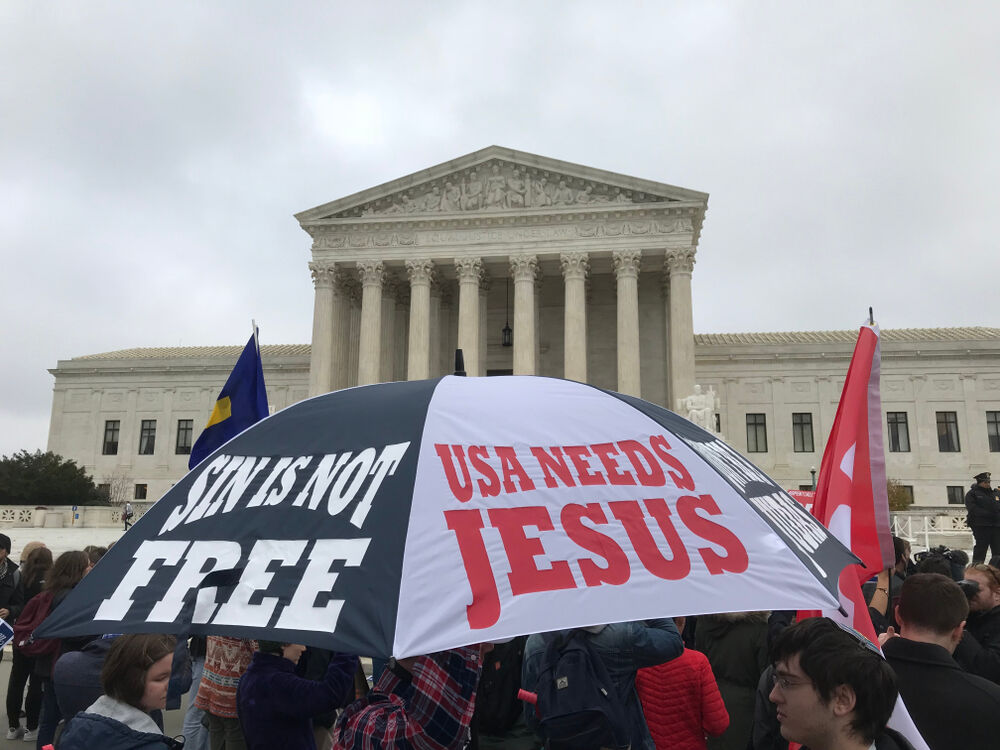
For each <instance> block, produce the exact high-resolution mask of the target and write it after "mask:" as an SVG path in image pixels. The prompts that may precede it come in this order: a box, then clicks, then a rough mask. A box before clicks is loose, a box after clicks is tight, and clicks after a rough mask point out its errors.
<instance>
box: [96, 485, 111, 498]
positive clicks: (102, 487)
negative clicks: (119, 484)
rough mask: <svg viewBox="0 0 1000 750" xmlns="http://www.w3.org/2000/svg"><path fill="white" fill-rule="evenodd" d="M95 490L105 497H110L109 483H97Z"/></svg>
mask: <svg viewBox="0 0 1000 750" xmlns="http://www.w3.org/2000/svg"><path fill="white" fill-rule="evenodd" d="M97 491H98V492H100V493H101V495H102V496H103V497H105V498H109V497H111V485H110V484H99V485H97Z"/></svg>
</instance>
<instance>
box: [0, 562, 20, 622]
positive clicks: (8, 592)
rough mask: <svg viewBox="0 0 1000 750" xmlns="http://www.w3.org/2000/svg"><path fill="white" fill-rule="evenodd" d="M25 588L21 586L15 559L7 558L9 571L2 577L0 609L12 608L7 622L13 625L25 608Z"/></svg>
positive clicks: (0, 583)
mask: <svg viewBox="0 0 1000 750" xmlns="http://www.w3.org/2000/svg"><path fill="white" fill-rule="evenodd" d="M24 601H25V599H24V588H23V587H22V586H21V576H20V574H19V573H18V570H17V565H16V564H15V563H14V561H13V560H9V559H8V560H7V572H6V573H4V575H3V577H2V578H0V609H8V610H10V614H9V615H7V622H8V623H9V624H11V625H13V624H14V620H16V619H17V616H18V615H19V614H21V610H22V609H24Z"/></svg>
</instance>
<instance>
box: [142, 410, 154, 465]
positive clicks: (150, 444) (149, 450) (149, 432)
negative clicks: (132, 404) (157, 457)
mask: <svg viewBox="0 0 1000 750" xmlns="http://www.w3.org/2000/svg"><path fill="white" fill-rule="evenodd" d="M155 448H156V420H155V419H144V420H142V427H141V429H140V430H139V455H140V456H152V455H153V450H154V449H155Z"/></svg>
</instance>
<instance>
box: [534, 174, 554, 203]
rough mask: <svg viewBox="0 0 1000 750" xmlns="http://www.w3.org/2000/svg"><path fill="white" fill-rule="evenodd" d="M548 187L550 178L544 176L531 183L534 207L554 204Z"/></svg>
mask: <svg viewBox="0 0 1000 750" xmlns="http://www.w3.org/2000/svg"><path fill="white" fill-rule="evenodd" d="M548 187H549V186H548V180H546V179H545V178H544V177H542V178H541V179H538V180H535V181H534V182H532V183H531V205H532V206H533V207H540V206H551V205H552V198H550V197H549V191H548Z"/></svg>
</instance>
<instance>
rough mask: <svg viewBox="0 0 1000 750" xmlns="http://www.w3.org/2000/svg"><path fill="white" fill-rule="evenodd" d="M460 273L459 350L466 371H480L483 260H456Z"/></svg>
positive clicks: (471, 372) (472, 373) (477, 372)
mask: <svg viewBox="0 0 1000 750" xmlns="http://www.w3.org/2000/svg"><path fill="white" fill-rule="evenodd" d="M455 271H456V272H457V273H458V348H459V349H461V350H462V353H463V355H464V356H465V371H466V373H468V374H469V375H470V376H475V375H482V373H481V372H480V371H479V282H480V280H481V279H482V275H483V261H482V259H481V258H475V257H470V258H456V259H455Z"/></svg>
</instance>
